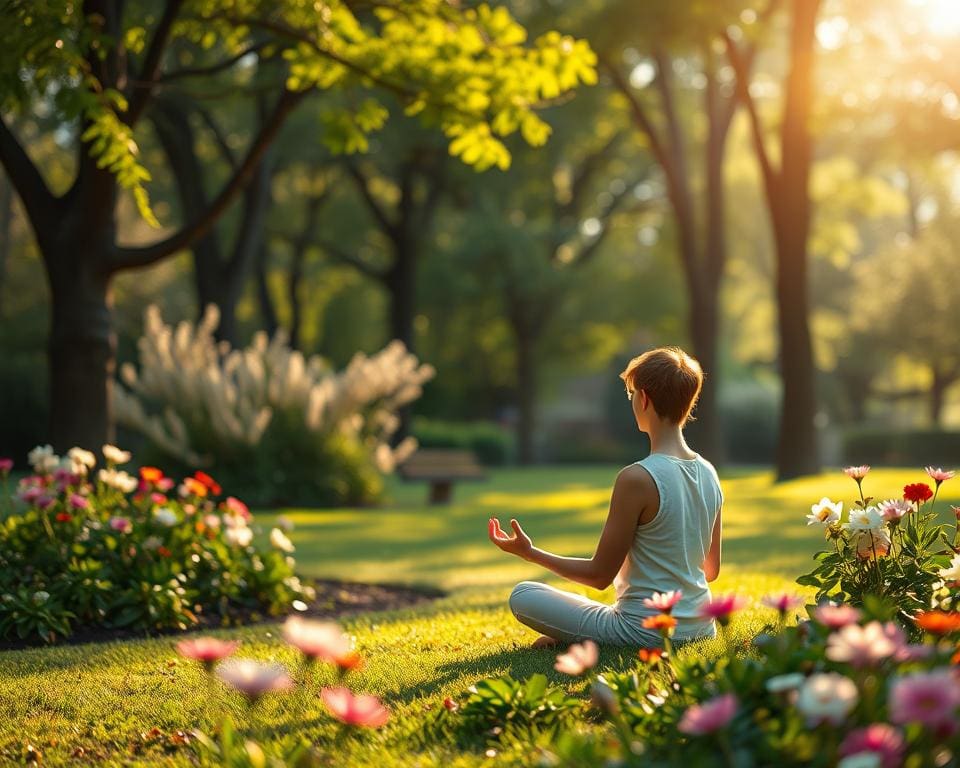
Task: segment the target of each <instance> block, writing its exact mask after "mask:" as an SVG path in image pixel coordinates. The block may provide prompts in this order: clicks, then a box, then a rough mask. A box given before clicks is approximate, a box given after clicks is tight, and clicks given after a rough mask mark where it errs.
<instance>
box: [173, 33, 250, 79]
mask: <svg viewBox="0 0 960 768" xmlns="http://www.w3.org/2000/svg"><path fill="white" fill-rule="evenodd" d="M266 47H267V43H257V44H255V45H250V46H248V47H246V48H244V49H243V50H242V51H240V52H239V53H235V54H234V55H233V56H230V57H229V58H226V59H224V60H223V61H218V62H217V63H216V64H210V65H209V66H206V67H185V68H183V69H175V70H173V71H172V72H166V73H165V74H163V75H161V76H160V78H159V79H158V80H157V83H159V84H162V85H165V84H167V83H171V82H175V81H176V80H182V79H183V78H185V77H204V76H206V75H215V74H217V73H218V72H223V71H224V70H227V69H230V67H232V66H233V65H234V64H236V63H237V62H238V61H240V59H242V58H243V57H244V56H249V55H250V54H251V53H258V52H260V51H262V50H263V49H264V48H266Z"/></svg>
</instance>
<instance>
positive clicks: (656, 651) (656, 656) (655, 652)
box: [637, 648, 663, 664]
mask: <svg viewBox="0 0 960 768" xmlns="http://www.w3.org/2000/svg"><path fill="white" fill-rule="evenodd" d="M637 658H638V659H640V661H642V662H643V663H644V664H656V663H658V662H659V661H660V659H661V658H663V649H662V648H641V649H640V650H639V651H637Z"/></svg>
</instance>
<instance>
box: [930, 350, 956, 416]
mask: <svg viewBox="0 0 960 768" xmlns="http://www.w3.org/2000/svg"><path fill="white" fill-rule="evenodd" d="M953 381H954V379H953V377H952V376H951V375H950V374H948V373H946V372H945V371H944V370H943V369H942V368H941V367H940V366H938V365H936V364H934V366H933V380H932V381H931V382H930V399H929V404H930V424H931V425H932V426H933V427H940V426H942V421H943V406H944V403H945V401H946V395H947V390H948V389H950V385H951V384H953Z"/></svg>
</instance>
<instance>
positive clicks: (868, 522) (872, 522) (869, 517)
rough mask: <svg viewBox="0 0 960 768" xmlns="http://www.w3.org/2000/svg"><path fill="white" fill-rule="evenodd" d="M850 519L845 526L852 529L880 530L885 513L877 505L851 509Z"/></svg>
mask: <svg viewBox="0 0 960 768" xmlns="http://www.w3.org/2000/svg"><path fill="white" fill-rule="evenodd" d="M849 520H850V522H848V523H847V524H846V526H845V527H846V528H848V529H849V530H851V531H878V530H879V529H880V527H881V526H882V525H883V514H882V513H881V512H880V510H879V509H877V508H876V507H867V508H866V509H860V508H857V509H851V510H850V518H849Z"/></svg>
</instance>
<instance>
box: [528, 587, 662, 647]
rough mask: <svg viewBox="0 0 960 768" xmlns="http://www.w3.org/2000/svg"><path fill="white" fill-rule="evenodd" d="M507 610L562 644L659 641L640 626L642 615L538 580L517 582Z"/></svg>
mask: <svg viewBox="0 0 960 768" xmlns="http://www.w3.org/2000/svg"><path fill="white" fill-rule="evenodd" d="M510 610H511V611H512V612H513V615H514V616H516V617H517V620H518V621H519V622H521V623H522V624H526V625H527V626H528V627H530V628H531V629H535V630H536V631H537V632H541V633H543V634H544V635H547V636H549V637H552V638H555V639H557V640H560V641H562V642H565V643H574V642H580V641H581V640H593V641H595V642H597V643H599V644H601V645H631V646H635V647H640V648H659V647H660V646H661V645H662V644H663V641H662V640H661V638H660V633H659V632H654V631H653V630H650V629H644V628H643V627H642V626H640V624H641V622H642V621H643V618H642V617H638V616H628V615H626V614H624V613H622V612H621V611H619V610H618V609H617V606H616V605H607V604H606V603H598V602H597V601H596V600H590V599H589V598H587V597H584V596H583V595H575V594H573V593H572V592H564V591H563V590H560V589H556V588H555V587H551V586H550V585H549V584H541V583H540V582H538V581H521V582H520V583H519V584H517V586H515V587H514V588H513V592H511V593H510Z"/></svg>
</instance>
